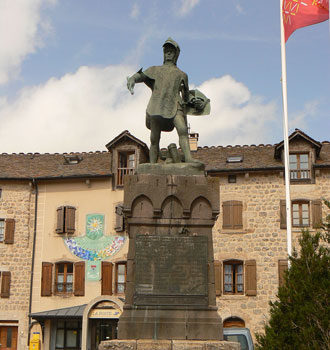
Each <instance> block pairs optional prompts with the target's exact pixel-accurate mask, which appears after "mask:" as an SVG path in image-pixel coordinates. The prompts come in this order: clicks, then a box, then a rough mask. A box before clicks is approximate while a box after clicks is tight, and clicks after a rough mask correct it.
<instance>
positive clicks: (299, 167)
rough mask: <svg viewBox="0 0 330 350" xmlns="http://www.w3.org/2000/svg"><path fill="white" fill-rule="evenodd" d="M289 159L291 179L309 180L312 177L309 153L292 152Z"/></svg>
mask: <svg viewBox="0 0 330 350" xmlns="http://www.w3.org/2000/svg"><path fill="white" fill-rule="evenodd" d="M289 160H290V179H291V180H309V179H310V178H311V170H310V166H309V155H308V153H300V154H290V156H289Z"/></svg>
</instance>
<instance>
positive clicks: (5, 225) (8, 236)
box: [0, 219, 15, 244]
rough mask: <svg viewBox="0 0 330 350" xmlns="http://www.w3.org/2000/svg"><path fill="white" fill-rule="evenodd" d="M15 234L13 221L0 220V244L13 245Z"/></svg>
mask: <svg viewBox="0 0 330 350" xmlns="http://www.w3.org/2000/svg"><path fill="white" fill-rule="evenodd" d="M14 233H15V220H14V219H0V243H1V242H3V243H6V244H13V243H14Z"/></svg>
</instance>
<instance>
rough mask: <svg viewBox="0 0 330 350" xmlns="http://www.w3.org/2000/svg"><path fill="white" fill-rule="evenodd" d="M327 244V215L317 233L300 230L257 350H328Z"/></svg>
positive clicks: (329, 228)
mask: <svg viewBox="0 0 330 350" xmlns="http://www.w3.org/2000/svg"><path fill="white" fill-rule="evenodd" d="M324 203H325V205H326V206H327V207H328V208H329V209H330V202H329V201H326V200H324ZM329 243H330V215H328V216H327V218H326V222H325V223H322V225H320V230H319V232H317V233H315V234H311V233H310V232H309V231H308V230H304V231H302V235H301V237H300V239H299V246H300V249H299V253H298V252H297V251H296V250H294V252H293V254H292V256H291V257H290V258H289V260H290V265H291V266H290V268H289V270H288V271H287V272H286V274H285V277H284V279H285V283H284V285H283V286H282V287H280V288H279V290H278V295H277V300H276V301H274V302H270V319H269V321H268V323H267V324H266V325H265V329H264V333H262V334H261V333H260V334H256V338H257V345H256V348H257V349H258V350H297V349H299V350H305V349H306V350H307V349H308V350H312V349H322V350H323V349H326V350H329V349H330V329H329V315H330V310H329V300H330V297H329V294H330V293H329V292H330V273H329V271H330V269H329Z"/></svg>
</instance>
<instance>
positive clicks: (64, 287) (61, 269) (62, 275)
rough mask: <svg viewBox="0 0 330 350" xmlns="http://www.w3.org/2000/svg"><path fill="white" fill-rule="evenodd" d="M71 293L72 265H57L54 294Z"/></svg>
mask: <svg viewBox="0 0 330 350" xmlns="http://www.w3.org/2000/svg"><path fill="white" fill-rule="evenodd" d="M72 291H73V264H72V263H57V264H56V270H55V292H57V293H72Z"/></svg>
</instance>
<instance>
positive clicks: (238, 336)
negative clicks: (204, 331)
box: [223, 327, 254, 350]
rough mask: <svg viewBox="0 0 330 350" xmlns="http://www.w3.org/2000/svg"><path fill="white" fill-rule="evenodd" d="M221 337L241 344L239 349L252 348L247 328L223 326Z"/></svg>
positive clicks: (247, 349)
mask: <svg viewBox="0 0 330 350" xmlns="http://www.w3.org/2000/svg"><path fill="white" fill-rule="evenodd" d="M223 338H224V340H227V341H234V342H237V343H240V344H241V350H253V349H254V346H253V342H252V337H251V333H250V331H249V329H248V328H234V327H232V328H224V329H223Z"/></svg>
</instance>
